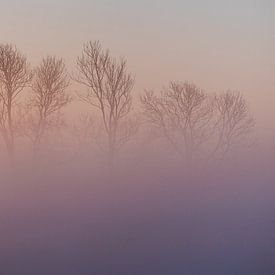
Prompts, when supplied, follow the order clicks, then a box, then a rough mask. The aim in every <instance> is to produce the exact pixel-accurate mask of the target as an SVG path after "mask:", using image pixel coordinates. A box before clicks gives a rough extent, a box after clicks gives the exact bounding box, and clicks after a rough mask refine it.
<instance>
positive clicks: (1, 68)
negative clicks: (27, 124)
mask: <svg viewBox="0 0 275 275" xmlns="http://www.w3.org/2000/svg"><path fill="white" fill-rule="evenodd" d="M31 78H32V74H31V73H30V70H29V65H28V63H27V60H26V57H25V56H23V55H22V54H21V53H20V52H19V50H18V49H17V48H16V47H15V46H13V45H9V44H6V45H3V44H2V45H0V102H1V113H0V127H1V133H2V136H3V139H4V142H5V144H6V148H7V150H8V153H9V155H10V157H11V159H13V157H14V136H15V125H14V124H15V122H14V107H15V104H16V99H17V97H18V96H19V94H20V93H21V92H22V91H23V89H24V88H25V87H26V86H27V85H28V84H29V83H30V81H31Z"/></svg>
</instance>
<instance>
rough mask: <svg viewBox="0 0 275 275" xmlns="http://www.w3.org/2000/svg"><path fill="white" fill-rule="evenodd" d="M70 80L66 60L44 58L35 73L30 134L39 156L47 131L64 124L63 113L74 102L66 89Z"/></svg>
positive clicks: (35, 151) (51, 57) (50, 57)
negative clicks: (62, 110)
mask: <svg viewBox="0 0 275 275" xmlns="http://www.w3.org/2000/svg"><path fill="white" fill-rule="evenodd" d="M68 86H69V78H68V75H67V72H66V68H65V64H64V61H63V60H62V59H58V58H56V57H54V56H48V57H46V58H44V59H43V60H42V62H41V64H40V65H39V66H38V67H37V68H36V70H35V78H34V81H33V83H32V85H31V87H32V90H33V94H32V97H31V101H30V109H31V111H32V113H31V115H30V116H29V122H30V124H29V125H30V131H31V132H30V134H29V137H30V138H31V140H32V143H33V150H34V153H37V152H38V151H39V149H40V147H41V143H42V140H43V138H44V137H45V134H46V132H47V130H49V129H51V128H53V127H58V126H60V124H61V123H62V120H61V118H60V111H61V109H62V108H64V107H65V106H66V105H67V104H68V103H69V101H70V96H69V95H68V94H67V92H66V89H67V87H68Z"/></svg>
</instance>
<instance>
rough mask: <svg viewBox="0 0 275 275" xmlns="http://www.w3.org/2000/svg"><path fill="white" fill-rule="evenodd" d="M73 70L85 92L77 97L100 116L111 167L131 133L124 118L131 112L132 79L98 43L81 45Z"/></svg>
mask: <svg viewBox="0 0 275 275" xmlns="http://www.w3.org/2000/svg"><path fill="white" fill-rule="evenodd" d="M77 69H78V75H77V77H76V80H77V82H78V83H80V84H83V85H84V86H86V87H87V88H88V89H87V92H86V93H85V94H79V96H80V98H81V100H82V101H84V102H86V103H88V104H89V105H90V106H93V107H95V108H96V109H98V110H99V112H100V114H101V118H102V122H103V127H104V132H105V133H106V135H107V151H108V155H109V160H110V165H113V162H114V156H115V154H116V153H117V151H118V149H119V148H120V146H121V145H122V144H124V143H125V142H126V141H127V140H128V138H129V136H130V132H132V131H131V130H130V129H131V128H132V127H131V126H132V125H131V123H129V121H128V119H127V118H128V115H129V113H130V111H131V108H132V95H131V92H132V88H133V85H134V79H133V77H132V76H131V75H130V74H128V73H127V71H126V60H125V59H123V58H121V59H120V60H119V61H117V60H116V59H114V58H112V57H111V56H110V53H109V51H108V50H103V49H102V47H101V45H100V43H99V42H98V41H96V42H89V43H87V44H85V45H84V47H83V52H82V55H81V56H80V57H78V59H77Z"/></svg>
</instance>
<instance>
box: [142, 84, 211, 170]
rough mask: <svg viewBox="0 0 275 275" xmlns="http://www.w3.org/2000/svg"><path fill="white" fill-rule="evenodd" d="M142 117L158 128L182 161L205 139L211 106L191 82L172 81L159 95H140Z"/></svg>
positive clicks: (196, 149) (191, 159)
mask: <svg viewBox="0 0 275 275" xmlns="http://www.w3.org/2000/svg"><path fill="white" fill-rule="evenodd" d="M141 103H142V105H143V109H144V116H145V119H146V120H147V121H148V122H150V123H153V124H154V125H155V126H157V128H159V129H160V131H161V133H162V136H163V137H165V138H166V140H167V141H168V142H169V143H170V145H171V146H172V147H173V148H174V150H175V151H176V152H177V153H179V154H181V155H182V156H183V157H184V158H185V160H186V164H188V165H190V166H191V164H192V162H193V158H194V155H195V153H196V152H197V151H198V150H199V148H200V147H201V146H202V145H203V143H205V142H206V140H207V138H208V136H209V135H210V131H209V128H208V123H209V121H210V120H211V118H212V114H213V108H212V104H211V102H210V101H209V99H208V97H207V95H206V94H205V93H204V92H203V91H202V90H201V89H199V88H197V87H196V86H195V85H194V84H191V83H188V82H185V83H176V82H172V83H171V84H170V86H169V88H168V89H165V90H163V91H161V93H160V95H158V96H157V95H155V94H154V93H153V92H147V93H145V95H143V96H141Z"/></svg>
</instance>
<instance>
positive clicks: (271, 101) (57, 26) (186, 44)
mask: <svg viewBox="0 0 275 275" xmlns="http://www.w3.org/2000/svg"><path fill="white" fill-rule="evenodd" d="M274 17H275V5H274V1H273V0H231V1H228V0H192V1H186V0H155V1H154V0H139V1H130V0H78V1H76V0H47V1H46V0H40V1H39V0H24V1H22V0H13V1H11V0H9V1H8V0H1V10H0V35H1V42H11V43H15V44H16V45H17V46H18V47H19V48H20V49H21V50H22V51H23V52H24V53H26V54H27V56H28V57H29V58H30V61H31V62H32V63H33V64H37V62H38V61H39V60H40V59H41V57H43V56H45V55H46V54H56V55H60V56H63V57H64V58H65V59H66V61H67V63H68V65H69V66H72V65H73V64H74V60H75V58H76V56H77V55H78V54H79V53H80V51H81V47H82V44H83V43H84V42H86V41H88V40H100V41H101V42H102V44H103V46H104V47H108V48H110V49H111V50H112V52H113V54H114V55H117V56H125V57H126V58H127V59H128V64H129V70H130V71H131V72H132V73H133V74H134V75H135V77H136V87H135V91H136V92H137V93H138V92H142V91H143V90H144V89H159V88H161V87H162V86H163V85H166V84H167V83H168V82H169V81H170V80H182V81H184V80H189V81H193V82H195V83H196V84H197V85H199V86H201V87H203V88H205V89H206V90H207V91H214V92H216V91H220V90H224V89H238V90H241V91H242V92H243V93H244V94H245V95H246V96H247V98H248V100H249V103H250V105H251V109H252V111H253V112H254V114H255V116H256V119H257V120H258V125H259V127H260V128H261V129H264V130H265V131H267V132H268V131H269V132H272V130H273V131H274V130H275V129H274V123H273V117H274V116H275V108H274V106H275V91H274V87H275V80H274V79H275V77H274V75H275V54H274V49H275V20H274ZM271 122H272V123H271Z"/></svg>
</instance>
